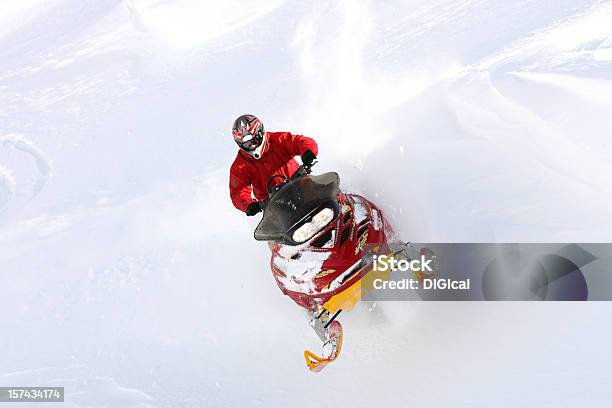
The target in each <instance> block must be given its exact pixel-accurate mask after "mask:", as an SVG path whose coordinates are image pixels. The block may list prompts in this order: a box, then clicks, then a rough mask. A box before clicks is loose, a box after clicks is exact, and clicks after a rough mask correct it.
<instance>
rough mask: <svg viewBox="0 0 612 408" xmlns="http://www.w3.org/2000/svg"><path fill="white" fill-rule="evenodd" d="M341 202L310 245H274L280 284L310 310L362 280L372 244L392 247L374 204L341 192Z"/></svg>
mask: <svg viewBox="0 0 612 408" xmlns="http://www.w3.org/2000/svg"><path fill="white" fill-rule="evenodd" d="M338 200H339V201H338V202H339V204H340V209H341V210H340V213H339V214H338V216H337V217H336V218H335V219H334V221H332V222H331V223H330V224H329V225H328V226H327V227H325V228H324V229H323V230H321V231H320V232H319V233H318V234H317V235H316V236H315V237H313V238H312V239H310V240H309V241H308V242H307V243H306V244H302V245H299V246H288V245H282V244H275V245H274V247H273V248H272V258H271V260H270V266H271V268H272V273H273V275H274V278H275V279H276V282H277V284H278V286H279V287H280V289H281V290H282V291H283V293H285V294H286V295H288V296H289V297H291V298H292V299H293V300H294V301H295V302H296V303H297V304H299V305H300V306H302V307H305V308H307V309H309V310H313V309H316V308H317V307H319V306H322V305H323V304H324V303H326V302H327V301H328V300H329V299H331V298H332V297H334V296H336V295H338V294H339V293H341V292H343V291H344V290H346V289H347V288H349V287H350V286H351V285H353V284H354V283H355V282H357V281H358V280H360V279H361V278H363V276H365V274H367V273H368V272H369V271H370V270H371V266H370V264H367V261H366V260H365V259H364V258H365V256H366V255H367V254H368V252H369V251H370V250H371V249H372V248H376V249H379V248H380V249H382V250H386V249H387V248H388V246H387V237H388V235H389V234H390V233H391V230H390V228H389V226H388V225H387V224H386V222H385V219H384V217H383V214H382V212H381V211H380V209H378V207H376V205H374V204H373V203H372V202H371V201H369V200H367V199H366V198H364V197H362V196H359V195H356V194H340V195H339V197H338Z"/></svg>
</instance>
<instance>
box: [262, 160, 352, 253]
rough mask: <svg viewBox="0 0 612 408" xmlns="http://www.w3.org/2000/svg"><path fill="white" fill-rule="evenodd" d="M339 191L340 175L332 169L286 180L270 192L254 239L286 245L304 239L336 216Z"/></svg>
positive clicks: (304, 240)
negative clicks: (327, 171)
mask: <svg viewBox="0 0 612 408" xmlns="http://www.w3.org/2000/svg"><path fill="white" fill-rule="evenodd" d="M339 193H340V177H339V176H338V173H334V172H331V173H325V174H321V175H319V176H311V175H305V176H302V177H299V178H297V179H294V180H291V181H288V182H286V184H283V185H282V186H281V187H280V188H279V189H278V190H277V191H275V192H273V193H272V194H271V196H270V198H269V200H268V205H267V206H266V208H265V210H264V214H263V218H262V219H261V222H260V223H259V225H258V226H257V228H256V229H255V234H254V235H255V239H256V240H258V241H276V242H281V243H283V244H286V245H299V244H301V243H303V242H306V241H307V240H308V239H310V238H311V237H312V236H314V235H315V234H316V233H317V232H318V231H320V230H321V229H323V228H325V227H326V226H327V225H329V223H330V222H331V221H332V220H334V219H335V218H336V217H337V216H338V213H339V211H340V209H339V205H338V194H339Z"/></svg>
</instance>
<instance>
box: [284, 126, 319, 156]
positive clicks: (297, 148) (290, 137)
mask: <svg viewBox="0 0 612 408" xmlns="http://www.w3.org/2000/svg"><path fill="white" fill-rule="evenodd" d="M282 140H283V145H284V146H285V148H286V149H287V150H288V151H290V152H291V153H293V154H294V155H296V156H302V155H303V154H304V152H305V151H306V150H310V151H311V152H313V153H314V154H315V156H316V155H318V154H319V147H318V146H317V142H315V141H314V139H311V138H309V137H307V136H302V135H294V134H292V133H289V132H284V133H283V138H282Z"/></svg>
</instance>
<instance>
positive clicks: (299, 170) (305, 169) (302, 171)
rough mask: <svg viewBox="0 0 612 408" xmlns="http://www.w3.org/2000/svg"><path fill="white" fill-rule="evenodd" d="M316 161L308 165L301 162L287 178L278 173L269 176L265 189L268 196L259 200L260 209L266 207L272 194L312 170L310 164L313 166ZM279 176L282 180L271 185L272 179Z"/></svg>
mask: <svg viewBox="0 0 612 408" xmlns="http://www.w3.org/2000/svg"><path fill="white" fill-rule="evenodd" d="M317 163H318V162H317V161H314V162H312V163H311V164H310V165H306V164H302V165H301V166H300V167H298V168H297V170H296V171H295V172H294V173H293V174H292V175H291V177H289V178H288V177H285V176H281V175H280V174H275V175H273V176H272V177H270V178H269V179H268V182H267V183H266V189H267V190H268V198H266V199H264V200H263V201H260V202H259V206H260V207H261V209H262V210H265V209H266V207H267V206H268V201H270V196H271V195H272V194H274V193H275V192H277V191H278V190H280V189H281V188H282V187H283V186H284V185H285V184H287V183H288V182H290V181H293V180H297V179H298V178H300V177H304V176H307V175H308V174H310V173H311V172H312V166H314V165H315V164H317ZM279 178H280V179H282V181H281V182H280V183H278V184H275V185H272V182H274V180H276V179H279Z"/></svg>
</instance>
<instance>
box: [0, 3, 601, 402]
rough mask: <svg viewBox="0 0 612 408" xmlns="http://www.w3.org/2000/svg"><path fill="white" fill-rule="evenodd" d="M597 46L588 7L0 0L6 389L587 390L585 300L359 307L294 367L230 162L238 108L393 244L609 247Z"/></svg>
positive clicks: (419, 395) (186, 396)
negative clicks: (306, 154) (290, 135)
mask: <svg viewBox="0 0 612 408" xmlns="http://www.w3.org/2000/svg"><path fill="white" fill-rule="evenodd" d="M4 3H6V4H4ZM610 49H612V2H610V1H596V0H555V1H552V0H546V1H533V0H518V1H491V0H470V1H468V0H466V1H454V0H435V1H424V0H415V1H410V2H403V1H395V0H393V1H387V2H373V1H372V2H368V1H362V2H352V1H340V2H326V1H320V2H312V3H310V2H298V1H294V0H288V1H284V2H282V1H275V0H266V1H260V2H256V3H255V2H245V1H241V0H231V1H226V2H222V3H219V2H211V1H205V2H202V1H197V0H177V1H147V0H131V1H127V0H126V1H123V2H122V1H118V0H95V1H94V0H83V1H74V0H54V1H44V2H43V1H38V0H28V1H21V2H13V3H11V4H9V3H8V2H3V3H2V5H0V140H1V141H2V143H0V265H1V268H0V307H2V310H3V311H4V312H3V313H2V314H1V316H0V327H2V332H1V333H2V336H0V347H1V348H0V349H1V350H2V356H3V357H2V363H1V364H0V386H4V385H11V384H12V385H46V384H49V385H64V386H65V387H66V389H67V392H68V396H69V399H67V402H66V403H65V404H64V406H66V407H104V406H113V407H116V408H122V407H136V406H138V407H141V408H143V407H173V408H174V407H181V408H183V407H202V406H242V407H253V406H269V407H275V406H286V405H288V404H291V405H295V406H338V405H351V406H364V407H365V406H373V405H381V406H387V405H391V406H397V405H402V406H403V405H407V404H410V405H414V406H436V407H454V406H465V405H469V406H475V407H489V406H491V405H494V406H497V407H514V406H528V407H540V406H575V405H578V404H581V405H585V404H586V405H588V406H589V407H605V406H608V405H609V401H610V399H611V397H612V392H611V391H610V390H612V387H611V384H610V380H609V367H608V366H607V363H608V362H609V361H612V355H611V353H610V348H609V347H608V344H609V343H610V341H611V340H612V329H611V328H610V325H609V324H606V322H607V321H608V319H609V315H610V312H611V310H610V305H609V304H608V303H603V302H601V303H583V304H569V303H549V304H540V303H467V302H466V303H408V302H406V303H379V304H378V305H377V307H376V308H375V309H374V310H370V311H369V309H372V308H371V307H370V305H365V304H364V305H362V306H363V307H361V308H357V309H356V310H353V311H351V312H350V313H347V314H346V315H344V316H343V318H342V322H343V325H344V327H345V338H344V345H343V355H342V356H341V357H340V358H339V360H338V361H336V362H334V363H333V365H331V366H330V367H328V368H326V370H325V371H324V372H322V373H319V374H316V375H313V374H312V373H309V372H308V371H307V370H306V368H305V367H304V362H303V360H302V355H301V352H302V348H310V349H313V350H314V351H318V350H317V348H316V347H317V345H318V344H319V343H318V339H316V336H315V335H314V334H313V333H312V330H311V329H310V328H309V327H308V325H307V324H306V318H305V316H304V313H303V311H302V310H300V309H299V308H298V307H297V306H295V305H294V304H293V303H292V302H291V301H290V299H288V298H287V297H284V296H282V294H281V293H280V291H279V290H278V288H277V286H276V284H275V282H274V279H273V277H272V276H271V273H270V271H269V249H268V247H267V245H265V244H263V243H259V242H255V241H254V240H253V239H252V232H253V229H254V228H255V225H256V221H257V220H255V219H251V218H247V217H245V216H243V215H241V214H239V213H238V212H237V211H236V210H235V209H234V208H233V207H232V206H231V203H230V200H229V198H228V196H227V182H228V167H229V165H230V164H231V162H232V160H233V158H234V155H235V152H236V146H235V145H234V143H233V142H232V141H231V137H230V134H229V131H228V129H229V126H230V123H231V122H232V121H233V119H234V118H235V117H236V116H237V115H239V114H241V113H244V112H251V113H255V114H258V115H259V116H260V117H261V118H262V120H263V121H264V123H265V124H266V127H267V128H269V129H271V130H274V129H278V130H281V129H282V130H289V131H293V132H296V133H304V134H306V135H311V136H314V137H315V138H316V139H317V141H318V142H319V145H320V154H319V161H320V163H319V164H318V165H317V168H316V170H317V171H320V172H324V171H331V170H333V171H337V172H338V173H339V174H340V176H341V182H342V188H343V190H345V191H350V192H355V193H358V194H363V195H364V196H365V197H368V198H372V199H373V200H374V202H375V203H376V204H377V205H379V206H380V208H381V210H382V211H384V213H385V214H386V216H387V217H388V219H389V221H390V223H391V224H392V227H393V228H394V230H395V231H396V232H397V233H398V235H400V236H401V237H403V238H404V239H406V240H410V241H415V242H419V241H439V242H453V241H470V242H472V241H474V242H478V241H485V242H513V241H514V242H526V241H527V242H530V241H534V242H540V241H543V242H581V241H586V242H589V241H594V242H599V241H610V231H611V230H612V228H611V227H612V187H611V184H610V182H609V175H610V174H612V153H611V152H612V149H611V148H610V137H609V135H610V131H611V130H612V128H611V126H612V122H611V121H610V117H611V113H612V99H611V98H610V95H612V93H611V92H610V91H611V88H612V82H611V81H612V69H611V68H612V65H611V63H612V62H611V61H612V59H611V58H610ZM15 135H19V136H15ZM51 174H52V176H51ZM568 384H569V385H571V386H568ZM355 389H357V390H363V391H362V392H355V391H353V390H355ZM7 406H9V405H7ZM58 406H59V405H58ZM20 407H27V404H23V405H20Z"/></svg>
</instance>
